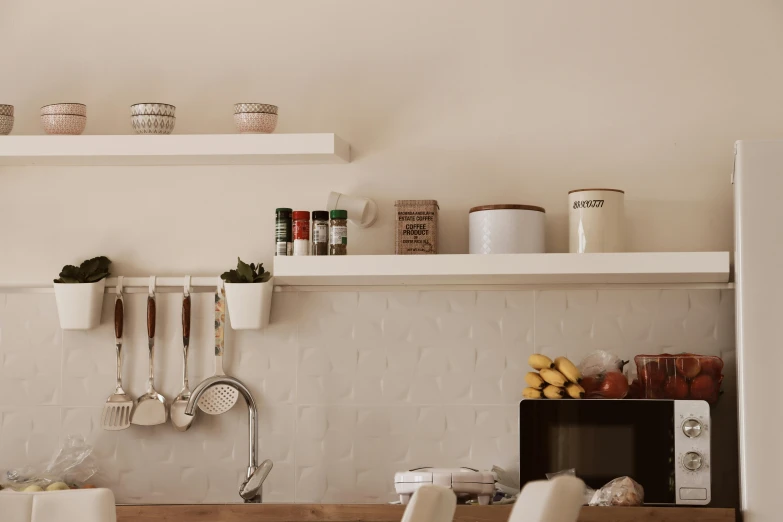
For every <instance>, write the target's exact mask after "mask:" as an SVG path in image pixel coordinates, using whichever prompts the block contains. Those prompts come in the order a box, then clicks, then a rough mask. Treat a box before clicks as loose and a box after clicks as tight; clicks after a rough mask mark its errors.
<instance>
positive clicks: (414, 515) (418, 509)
mask: <svg viewBox="0 0 783 522" xmlns="http://www.w3.org/2000/svg"><path fill="white" fill-rule="evenodd" d="M456 509H457V496H456V495H455V494H454V492H453V491H452V490H451V489H449V488H444V487H443V486H435V485H432V486H422V487H420V488H419V489H417V490H416V492H415V493H414V494H413V497H412V498H411V500H410V502H408V505H407V506H406V507H405V513H404V514H403V515H402V522H452V520H453V519H454V511H455V510H456Z"/></svg>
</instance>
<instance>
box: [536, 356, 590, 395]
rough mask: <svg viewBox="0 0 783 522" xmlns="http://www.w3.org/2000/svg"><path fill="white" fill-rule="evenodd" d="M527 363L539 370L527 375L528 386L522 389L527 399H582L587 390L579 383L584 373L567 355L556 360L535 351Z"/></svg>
mask: <svg viewBox="0 0 783 522" xmlns="http://www.w3.org/2000/svg"><path fill="white" fill-rule="evenodd" d="M527 363H528V364H529V365H530V366H531V368H533V369H534V370H538V371H537V372H528V373H527V374H526V375H525V382H526V383H527V386H528V387H527V388H525V389H524V390H522V397H523V398H525V399H544V398H546V399H563V398H566V397H570V398H572V399H581V398H582V397H584V396H585V390H584V388H582V387H581V386H580V385H579V380H580V379H581V378H582V374H581V373H580V372H579V369H578V368H577V367H576V366H575V365H574V363H572V362H571V361H569V360H568V359H567V358H565V357H558V358H557V359H555V360H554V361H552V359H550V358H549V357H547V356H546V355H541V354H540V353H534V354H533V355H531V356H530V357H529V358H528V360H527Z"/></svg>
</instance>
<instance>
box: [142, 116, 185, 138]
mask: <svg viewBox="0 0 783 522" xmlns="http://www.w3.org/2000/svg"><path fill="white" fill-rule="evenodd" d="M176 122H177V118H174V117H171V116H155V115H152V114H141V115H139V116H131V125H133V130H134V131H136V134H171V131H173V130H174V124H175V123H176Z"/></svg>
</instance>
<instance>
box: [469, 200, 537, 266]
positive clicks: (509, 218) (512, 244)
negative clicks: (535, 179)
mask: <svg viewBox="0 0 783 522" xmlns="http://www.w3.org/2000/svg"><path fill="white" fill-rule="evenodd" d="M545 212H546V211H545V210H544V209H543V208H541V207H536V206H532V205H485V206H481V207H473V208H471V209H470V217H469V218H468V220H469V228H470V241H469V246H470V253H471V254H543V253H545V252H546V232H545V225H546V214H545Z"/></svg>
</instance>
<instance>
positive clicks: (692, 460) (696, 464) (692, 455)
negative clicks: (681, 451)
mask: <svg viewBox="0 0 783 522" xmlns="http://www.w3.org/2000/svg"><path fill="white" fill-rule="evenodd" d="M682 465H683V466H685V469H687V470H689V471H696V470H698V469H699V468H701V454H700V453H696V452H695V451H689V452H688V453H686V454H685V456H684V457H683V458H682Z"/></svg>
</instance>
